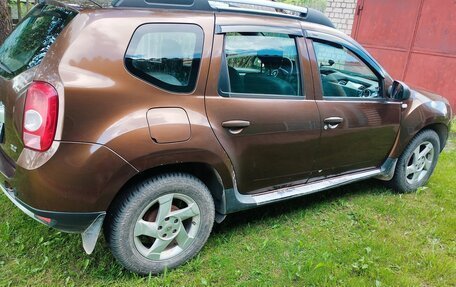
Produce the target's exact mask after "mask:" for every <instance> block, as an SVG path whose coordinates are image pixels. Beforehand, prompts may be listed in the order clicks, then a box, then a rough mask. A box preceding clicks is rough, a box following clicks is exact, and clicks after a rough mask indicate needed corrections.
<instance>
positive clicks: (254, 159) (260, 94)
mask: <svg viewBox="0 0 456 287" xmlns="http://www.w3.org/2000/svg"><path fill="white" fill-rule="evenodd" d="M217 17H218V19H217V31H218V33H217V34H216V35H215V37H214V44H213V45H214V47H213V56H212V61H211V67H210V75H209V78H208V86H207V89H206V95H205V101H206V110H207V111H206V112H207V116H208V119H209V121H210V124H211V126H212V128H213V131H214V133H215V135H216V136H217V138H218V140H219V141H220V143H221V145H222V146H223V148H224V149H225V151H226V152H227V154H228V156H229V158H230V160H231V162H232V165H233V168H234V173H235V175H234V176H235V178H236V186H237V188H238V190H239V192H241V193H244V194H246V193H258V192H264V191H268V190H271V189H275V188H277V187H280V186H283V185H288V184H297V183H305V182H306V180H307V179H308V178H309V176H310V174H311V173H312V171H313V170H312V166H313V162H314V157H315V153H316V151H317V147H318V141H319V137H320V131H321V126H320V125H321V124H320V119H319V113H318V109H317V106H316V103H315V100H314V95H313V85H312V78H311V74H310V63H309V59H308V55H307V52H306V51H307V50H306V49H307V48H306V47H305V45H306V44H305V41H304V38H303V37H302V34H300V33H302V31H301V30H300V29H299V28H300V27H299V23H297V22H293V21H290V20H287V22H286V25H288V26H290V23H292V24H293V25H294V26H295V27H294V28H293V27H292V28H284V26H283V25H280V24H281V23H278V26H269V23H267V22H266V21H263V22H261V23H259V25H255V23H253V24H252V21H251V22H249V25H242V24H239V21H238V20H239V19H238V18H236V19H235V20H237V22H235V23H237V24H236V25H234V26H233V25H226V26H224V24H223V23H224V22H226V23H233V21H232V20H231V19H230V17H231V16H229V15H219V16H217ZM238 24H239V25H238ZM301 51H304V53H301Z"/></svg>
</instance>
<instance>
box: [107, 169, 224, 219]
mask: <svg viewBox="0 0 456 287" xmlns="http://www.w3.org/2000/svg"><path fill="white" fill-rule="evenodd" d="M176 172H178V173H179V172H180V173H186V174H189V175H192V176H194V177H196V178H198V179H199V180H201V181H202V182H203V183H204V184H205V185H206V186H207V188H208V189H209V191H210V193H211V195H212V198H213V200H214V204H215V210H216V211H217V212H219V211H220V210H223V205H224V204H225V199H224V196H225V193H224V191H225V187H224V183H223V181H222V177H221V176H220V174H219V172H218V171H217V169H216V168H214V167H212V166H211V165H209V164H207V163H204V162H184V163H172V164H166V165H160V166H155V167H152V168H149V169H145V170H143V171H141V172H139V173H137V174H135V175H134V176H133V177H132V178H130V179H129V180H128V181H127V182H126V183H125V184H124V185H123V186H122V188H121V189H120V190H119V192H118V193H117V194H116V195H115V196H114V198H113V199H112V200H111V202H110V204H109V206H108V212H109V209H110V208H111V207H112V206H113V203H114V202H115V201H116V199H117V198H119V197H120V196H122V194H123V193H125V192H127V191H128V190H129V187H132V186H134V185H137V184H139V183H140V182H142V181H144V180H145V179H147V178H150V177H153V176H157V175H160V174H166V173H176Z"/></svg>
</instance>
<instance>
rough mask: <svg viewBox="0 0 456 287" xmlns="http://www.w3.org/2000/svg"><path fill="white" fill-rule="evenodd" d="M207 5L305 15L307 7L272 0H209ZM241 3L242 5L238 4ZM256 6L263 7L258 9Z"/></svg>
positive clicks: (222, 8) (224, 8)
mask: <svg viewBox="0 0 456 287" xmlns="http://www.w3.org/2000/svg"><path fill="white" fill-rule="evenodd" d="M208 2H209V5H211V6H212V7H213V8H216V9H220V10H232V11H241V12H242V11H246V10H247V11H253V12H258V13H267V14H269V13H274V14H275V13H280V14H288V15H290V14H289V13H291V15H294V16H298V17H305V16H307V12H308V11H309V9H307V8H306V7H299V6H295V5H290V4H285V3H280V2H273V1H264V0H209V1H208ZM239 5H242V6H244V7H242V6H239ZM246 5H247V7H245V6H246ZM257 7H261V8H263V9H261V10H259V9H258V8H257ZM264 8H269V9H271V10H266V9H264Z"/></svg>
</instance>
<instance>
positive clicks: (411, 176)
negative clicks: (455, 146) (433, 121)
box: [390, 130, 440, 192]
mask: <svg viewBox="0 0 456 287" xmlns="http://www.w3.org/2000/svg"><path fill="white" fill-rule="evenodd" d="M439 153H440V139H439V136H438V135H437V133H436V132H435V131H433V130H424V131H421V132H419V133H418V134H417V135H416V136H415V137H414V138H413V139H412V140H411V141H410V143H409V145H408V146H407V147H406V148H405V150H404V152H403V153H402V155H401V156H400V157H399V159H398V162H397V165H396V170H395V173H394V177H393V179H392V180H391V181H390V185H391V186H392V188H394V189H395V190H396V191H398V192H414V191H416V190H417V189H418V188H419V187H421V186H424V185H425V184H426V183H427V182H428V180H429V178H430V177H431V175H432V173H433V171H434V168H435V166H436V165H437V160H438V157H439Z"/></svg>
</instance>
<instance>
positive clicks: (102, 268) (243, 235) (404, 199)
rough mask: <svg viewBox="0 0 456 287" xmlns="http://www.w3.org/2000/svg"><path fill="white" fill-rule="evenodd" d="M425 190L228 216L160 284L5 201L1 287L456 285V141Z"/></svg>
mask: <svg viewBox="0 0 456 287" xmlns="http://www.w3.org/2000/svg"><path fill="white" fill-rule="evenodd" d="M455 132H456V130H454V131H453V138H452V141H451V143H450V144H449V146H448V148H447V149H446V151H445V152H444V153H443V154H442V155H441V157H440V162H439V165H438V167H437V169H436V171H435V174H434V175H433V177H432V179H431V181H430V182H429V184H428V185H427V186H426V187H425V188H422V189H420V190H419V191H418V192H416V193H412V194H396V193H393V192H391V191H390V190H388V189H386V188H384V187H383V186H382V184H381V183H379V182H377V181H365V182H361V183H358V184H352V185H349V186H345V187H343V188H338V189H334V190H331V191H328V192H324V193H320V194H317V195H314V196H307V197H304V198H299V199H296V200H292V201H287V202H285V203H282V204H275V205H271V206H267V207H264V208H259V209H256V210H252V211H248V212H243V213H239V214H235V215H232V216H230V217H228V218H227V220H226V221H225V222H224V223H223V224H221V225H218V226H216V227H215V230H214V232H213V235H212V236H211V237H210V239H209V241H208V243H207V245H206V247H205V248H204V249H203V251H202V252H201V254H200V255H199V256H198V257H197V258H195V259H193V260H192V261H191V262H189V263H188V264H186V265H184V266H183V267H181V268H179V269H176V270H173V271H169V272H167V273H166V274H162V275H160V276H157V277H153V276H152V277H145V278H144V277H139V276H137V275H135V274H132V273H129V272H127V271H125V270H123V269H122V268H121V267H120V266H119V265H118V264H117V263H116V262H115V260H114V259H113V257H112V256H111V255H110V253H109V250H108V248H107V247H106V246H105V242H104V240H103V238H101V239H100V242H99V244H98V246H97V248H96V250H95V253H94V254H93V255H91V256H88V255H85V254H84V253H83V250H82V246H81V242H80V238H79V236H77V235H70V234H64V233H59V232H57V231H55V230H52V229H49V228H46V227H45V226H43V225H40V224H38V223H36V222H35V221H34V220H32V219H30V218H28V217H27V216H25V215H24V214H22V213H21V212H20V211H19V210H18V209H16V208H14V207H13V205H12V204H11V203H10V202H8V200H7V198H6V197H5V196H4V195H1V196H0V217H1V221H2V223H1V225H0V286H3V285H6V286H24V285H27V286H64V285H67V286H204V285H207V286H290V285H295V286H456V186H455V180H456V139H455Z"/></svg>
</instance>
